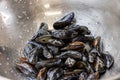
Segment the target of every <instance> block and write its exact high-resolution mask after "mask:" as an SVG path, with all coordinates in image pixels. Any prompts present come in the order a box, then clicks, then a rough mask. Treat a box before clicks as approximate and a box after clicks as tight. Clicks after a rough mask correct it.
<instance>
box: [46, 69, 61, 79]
mask: <svg viewBox="0 0 120 80" xmlns="http://www.w3.org/2000/svg"><path fill="white" fill-rule="evenodd" d="M62 74H63V70H62V69H61V68H50V69H49V70H48V72H47V79H46V80H57V79H58V78H60V77H61V75H62Z"/></svg>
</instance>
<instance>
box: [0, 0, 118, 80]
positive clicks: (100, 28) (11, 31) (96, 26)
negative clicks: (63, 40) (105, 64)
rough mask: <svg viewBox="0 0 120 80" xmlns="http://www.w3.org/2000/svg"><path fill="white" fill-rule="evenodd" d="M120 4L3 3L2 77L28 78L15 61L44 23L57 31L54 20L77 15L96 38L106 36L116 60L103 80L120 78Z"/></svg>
mask: <svg viewBox="0 0 120 80" xmlns="http://www.w3.org/2000/svg"><path fill="white" fill-rule="evenodd" d="M119 4H120V0H0V75H1V76H4V77H6V78H9V79H12V80H24V79H26V78H25V77H24V76H23V75H21V74H19V73H18V72H17V71H16V69H15V62H16V61H17V59H18V57H19V56H21V55H22V51H23V48H24V46H25V44H26V42H27V40H29V39H30V38H31V37H32V36H33V35H34V33H35V32H36V31H37V29H38V27H39V25H40V23H41V22H46V23H48V25H49V28H50V29H53V28H52V24H53V22H54V21H56V20H57V19H59V18H60V17H62V16H63V15H65V14H66V13H68V12H75V17H76V20H77V24H79V25H84V26H88V28H89V29H90V30H91V32H92V34H93V35H94V36H98V35H99V36H102V39H103V42H104V44H105V50H106V51H109V52H110V54H111V55H112V56H113V57H114V59H115V63H114V66H113V67H112V68H111V69H110V70H108V71H107V72H106V73H105V74H104V75H103V76H102V77H101V80H102V79H103V80H110V79H111V80H114V79H117V78H119V76H120V61H119V60H120V42H119V41H120V5H119ZM0 78H1V77H0ZM1 80H3V79H2V78H1ZM4 80H5V79H4ZM118 80H119V79H118Z"/></svg>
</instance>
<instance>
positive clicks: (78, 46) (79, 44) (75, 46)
mask: <svg viewBox="0 0 120 80" xmlns="http://www.w3.org/2000/svg"><path fill="white" fill-rule="evenodd" d="M84 47H85V44H84V43H83V42H80V41H76V42H73V43H70V44H69V45H68V46H66V47H64V48H62V49H61V50H76V49H77V50H80V51H81V50H83V48H84Z"/></svg>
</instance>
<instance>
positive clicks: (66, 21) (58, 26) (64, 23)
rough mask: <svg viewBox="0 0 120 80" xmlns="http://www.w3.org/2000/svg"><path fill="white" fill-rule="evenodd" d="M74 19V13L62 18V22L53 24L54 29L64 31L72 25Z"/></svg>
mask: <svg viewBox="0 0 120 80" xmlns="http://www.w3.org/2000/svg"><path fill="white" fill-rule="evenodd" d="M73 18H74V12H71V13H69V14H67V15H66V16H64V17H63V18H61V19H60V20H58V21H56V22H55V23H54V24H53V27H54V29H63V28H64V27H66V26H68V25H70V24H71V22H72V20H73Z"/></svg>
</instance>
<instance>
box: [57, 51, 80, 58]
mask: <svg viewBox="0 0 120 80" xmlns="http://www.w3.org/2000/svg"><path fill="white" fill-rule="evenodd" d="M55 57H56V58H68V57H70V58H74V59H79V60H81V59H82V54H81V53H80V52H78V51H65V52H61V54H60V55H56V56H55Z"/></svg>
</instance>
